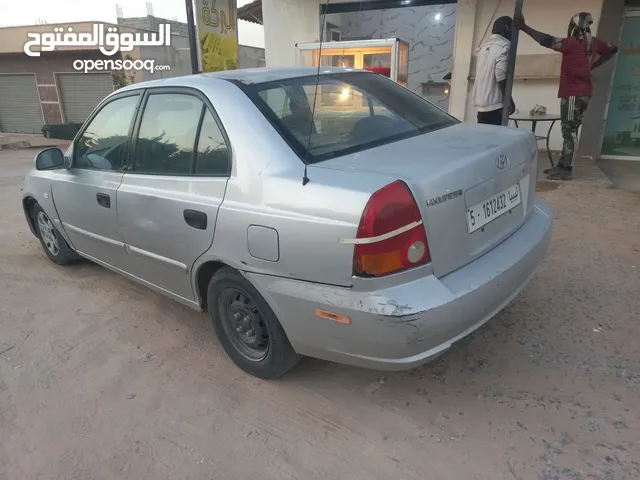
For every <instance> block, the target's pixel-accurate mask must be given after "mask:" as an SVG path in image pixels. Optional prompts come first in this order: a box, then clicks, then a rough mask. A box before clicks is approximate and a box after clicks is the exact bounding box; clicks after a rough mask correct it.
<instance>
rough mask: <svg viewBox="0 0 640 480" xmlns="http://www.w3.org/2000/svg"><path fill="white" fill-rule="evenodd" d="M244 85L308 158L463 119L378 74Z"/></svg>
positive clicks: (411, 134) (311, 160) (317, 158)
mask: <svg viewBox="0 0 640 480" xmlns="http://www.w3.org/2000/svg"><path fill="white" fill-rule="evenodd" d="M316 85H317V88H316ZM243 88H244V90H245V91H246V92H247V94H248V95H249V97H250V98H251V99H252V100H253V102H254V103H255V104H256V105H257V106H258V108H259V109H260V110H261V111H262V112H263V114H264V115H265V116H266V117H267V119H268V120H269V121H270V122H271V123H272V125H273V126H274V127H275V128H276V130H278V132H280V134H281V135H282V136H283V138H284V139H285V140H286V141H287V142H288V143H289V145H291V147H292V148H293V149H294V150H295V151H296V153H297V154H298V155H299V156H300V158H302V159H304V160H306V161H307V162H308V163H315V162H319V161H322V160H326V159H328V158H332V157H336V156H340V155H346V154H349V153H354V152H358V151H361V150H366V149H368V148H373V147H376V146H379V145H383V144H386V143H391V142H396V141H398V140H402V139H405V138H409V137H414V136H416V135H421V134H423V133H426V132H431V131H434V130H438V129H441V128H445V127H448V126H451V125H454V124H456V123H458V121H457V120H456V119H454V118H453V117H451V116H449V115H448V114H447V113H445V112H443V111H442V110H440V109H439V108H437V107H436V106H435V105H433V104H431V103H429V102H427V101H426V100H425V99H423V98H422V97H419V96H418V95H416V94H414V93H412V92H410V91H409V90H407V89H405V88H404V87H401V86H400V85H398V84H397V83H395V82H393V81H391V80H389V79H387V78H385V77H383V76H381V75H376V74H373V73H366V72H354V73H340V74H332V75H320V76H319V78H318V77H316V76H311V77H299V78H291V79H286V80H279V81H276V82H269V83H260V84H256V85H251V86H244V87H243ZM316 91H317V95H316ZM314 98H315V114H314V115H313V121H312V114H311V112H312V111H313V108H314Z"/></svg>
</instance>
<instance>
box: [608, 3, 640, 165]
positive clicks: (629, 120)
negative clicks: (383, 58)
mask: <svg viewBox="0 0 640 480" xmlns="http://www.w3.org/2000/svg"><path fill="white" fill-rule="evenodd" d="M601 153H602V154H601V158H605V159H615V160H639V161H640V10H628V11H627V12H626V14H625V19H624V23H623V25H622V39H621V40H620V46H619V52H618V58H617V63H616V69H615V73H614V76H613V85H612V86H611V93H610V98H609V106H608V109H607V120H606V124H605V129H604V138H603V140H602V151H601Z"/></svg>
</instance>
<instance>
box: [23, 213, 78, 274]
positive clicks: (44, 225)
mask: <svg viewBox="0 0 640 480" xmlns="http://www.w3.org/2000/svg"><path fill="white" fill-rule="evenodd" d="M32 215H33V223H34V225H35V227H36V231H37V232H38V238H39V239H40V243H41V244H42V249H43V250H44V253H46V254H47V257H49V259H50V260H51V261H52V262H54V263H57V264H58V265H68V264H69V263H72V262H73V261H75V260H77V259H78V258H80V257H78V255H77V254H76V253H75V252H74V251H73V250H72V249H71V247H69V244H68V243H67V241H66V240H65V239H64V238H63V237H62V235H60V232H58V230H57V229H56V227H55V226H54V225H53V222H52V221H51V219H50V218H49V216H48V215H47V214H46V213H45V211H44V210H42V207H41V206H40V205H38V204H36V205H35V206H34V207H33V212H32Z"/></svg>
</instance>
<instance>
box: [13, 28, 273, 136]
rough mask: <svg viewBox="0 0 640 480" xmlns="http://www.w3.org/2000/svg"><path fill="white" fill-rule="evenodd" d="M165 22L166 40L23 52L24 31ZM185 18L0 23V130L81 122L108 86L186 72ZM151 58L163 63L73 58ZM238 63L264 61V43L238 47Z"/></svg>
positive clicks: (25, 130) (188, 60)
mask: <svg viewBox="0 0 640 480" xmlns="http://www.w3.org/2000/svg"><path fill="white" fill-rule="evenodd" d="M165 22H166V23H169V24H170V25H171V44H170V45H162V46H137V47H134V49H133V51H131V52H128V53H124V54H122V53H116V54H115V55H113V56H105V55H103V54H102V53H101V52H100V51H99V49H98V48H97V46H92V47H87V46H64V47H56V49H55V50H53V51H49V52H41V55H40V56H39V57H30V56H28V55H26V53H25V52H24V45H25V43H26V42H27V40H28V39H29V37H28V35H27V34H28V33H51V32H52V31H53V29H54V28H56V27H65V28H66V27H72V28H73V30H74V32H76V33H84V32H86V33H90V32H92V28H93V25H94V24H96V23H102V24H104V25H105V27H104V28H107V27H111V26H113V27H117V28H118V32H120V33H134V34H135V33H138V32H142V33H144V32H157V31H158V25H160V24H162V23H165ZM185 32H186V24H185V23H180V22H174V21H171V20H165V19H162V18H158V17H153V16H147V17H141V18H133V19H123V18H121V19H119V24H118V25H115V24H109V23H104V22H73V23H65V24H46V25H30V26H20V27H5V28H0V131H3V132H20V133H38V132H40V131H41V129H42V126H43V125H45V124H56V123H70V122H75V123H82V122H84V120H85V119H86V117H87V116H88V115H89V114H90V113H91V111H92V110H93V109H94V108H95V106H96V105H97V104H98V103H99V102H100V101H101V100H102V99H103V98H104V97H105V96H106V95H108V94H109V93H111V92H113V90H114V89H117V88H119V86H122V85H124V84H127V83H138V82H142V81H146V80H153V79H158V78H165V77H177V76H181V75H190V74H191V56H190V50H189V39H188V37H187V36H185V35H184V33H185ZM88 60H91V61H97V60H112V61H117V60H132V61H135V60H144V61H149V60H152V61H153V62H154V64H155V66H166V67H168V69H158V70H155V71H147V70H144V69H143V70H127V71H122V70H110V69H107V70H101V71H93V72H90V73H84V72H81V71H78V70H77V69H76V68H74V62H77V61H88ZM239 61H240V68H248V67H260V66H264V49H261V48H254V47H246V46H243V45H241V46H240V48H239Z"/></svg>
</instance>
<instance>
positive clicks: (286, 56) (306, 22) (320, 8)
mask: <svg viewBox="0 0 640 480" xmlns="http://www.w3.org/2000/svg"><path fill="white" fill-rule="evenodd" d="M605 2H606V8H604V4H605ZM638 6H640V1H638V0H562V1H558V0H525V1H524V15H525V17H526V19H527V23H529V24H530V25H532V26H534V27H535V28H537V29H539V30H542V31H545V32H548V33H550V34H553V35H556V36H563V35H566V32H567V26H568V23H569V20H570V18H571V17H572V16H573V15H574V14H576V13H577V12H580V11H587V12H590V13H591V14H592V15H593V18H594V21H595V24H594V25H593V26H592V30H593V32H594V33H596V34H597V36H598V37H600V38H602V39H603V40H605V41H609V42H612V43H615V44H618V43H619V42H620V41H621V38H622V37H621V32H623V31H624V32H626V33H625V35H627V36H628V35H640V28H636V25H635V24H633V23H630V20H629V19H630V18H633V17H634V16H636V17H637V19H638V21H639V22H640V13H638V12H636V11H635V9H634V7H638ZM325 7H326V2H325V1H324V0H256V1H254V2H252V3H250V4H248V5H246V6H244V7H242V8H240V9H239V15H238V16H239V18H241V19H244V20H248V21H254V22H256V23H262V24H263V25H264V34H265V56H266V64H267V66H284V65H293V64H295V61H296V58H295V44H296V43H307V42H317V41H318V40H319V39H320V36H321V35H320V29H321V14H322V13H323V12H324V10H325ZM326 8H327V16H326V19H325V20H326V22H325V25H328V27H329V29H328V31H325V32H324V35H323V38H324V39H325V41H330V40H332V39H334V40H335V39H338V38H341V39H344V38H345V36H349V35H351V36H352V38H380V37H381V36H394V37H398V38H401V39H403V40H406V41H408V42H409V43H410V49H411V54H410V60H409V72H410V75H409V87H410V88H411V89H412V90H414V91H416V92H418V93H422V94H423V95H425V96H426V97H428V98H431V99H432V100H433V91H430V88H429V82H434V83H439V82H438V77H439V75H440V74H444V72H446V71H447V70H449V69H450V71H451V73H452V80H451V89H450V92H449V96H448V99H447V100H446V102H445V101H444V100H440V101H439V102H437V103H439V104H443V103H445V104H446V108H448V110H449V112H450V113H451V114H452V115H454V116H455V117H457V118H459V119H461V120H465V121H475V117H476V112H475V109H474V108H473V105H472V101H471V95H470V92H471V89H472V87H473V82H474V76H475V59H476V52H477V49H478V47H479V46H480V44H481V43H482V42H483V41H484V39H486V38H487V36H488V35H490V32H491V25H492V23H493V21H494V20H495V19H496V18H498V17H499V16H502V15H513V10H514V2H513V0H505V1H498V0H458V1H456V0H445V1H443V0H408V1H407V0H364V1H357V2H355V1H352V0H351V1H350V0H333V1H332V2H331V3H330V4H329V5H328V7H326ZM441 24H444V25H442V26H441ZM623 24H624V25H625V28H624V29H623ZM442 27H444V29H443V28H442ZM448 28H451V30H448ZM627 43H630V44H631V46H630V47H629V48H628V49H626V50H625V51H621V55H624V54H625V52H626V55H628V57H626V58H628V59H634V61H636V62H638V63H640V54H639V53H638V52H640V48H636V46H640V37H639V38H638V39H637V42H635V43H634V39H631V40H628V41H627ZM448 52H450V55H451V56H450V57H449V53H448ZM560 61H561V55H560V54H558V53H555V52H552V51H550V50H547V49H544V48H542V47H540V46H539V45H538V44H537V43H535V42H534V41H532V40H531V39H530V38H529V37H528V36H526V35H524V34H523V35H522V36H521V39H520V45H519V48H518V56H517V63H516V65H517V66H516V76H515V85H514V99H515V102H516V104H517V107H518V110H519V111H521V112H528V111H529V110H530V109H531V108H533V107H534V106H536V105H544V106H546V107H547V111H548V112H549V113H556V114H557V113H559V110H560V105H559V100H558V98H557V91H558V83H559V74H560ZM615 70H616V62H609V64H607V65H605V66H604V67H602V68H600V69H599V70H597V71H596V72H595V74H594V87H595V91H594V95H593V97H592V99H591V104H590V106H589V109H588V111H587V114H586V116H585V121H584V126H583V130H582V134H581V140H580V144H579V149H578V151H579V153H581V154H582V155H585V156H590V157H594V158H598V157H600V156H601V153H602V140H603V137H604V131H605V126H606V123H607V116H609V118H612V117H613V116H615V115H618V108H617V105H616V106H615V107H612V108H609V103H610V100H611V102H614V101H615V102H618V100H617V97H612V83H613V82H614V80H615V78H614V77H616V78H618V77H620V75H623V74H624V72H622V73H620V72H619V71H618V72H616V74H615V75H614V71H615ZM618 70H620V62H618ZM630 81H631V82H633V79H631V80H630ZM629 88H631V87H629ZM633 88H635V84H634V86H633ZM638 88H639V89H640V82H639V84H638ZM438 94H440V95H443V94H444V91H441V92H438V91H436V96H437V95H438ZM639 98H640V97H639ZM638 106H640V102H638V105H637V106H636V107H638ZM632 107H634V105H632V104H631V103H628V102H627V103H626V104H623V105H622V106H621V107H620V108H621V109H624V108H629V109H631V110H633V108H632ZM626 124H629V125H633V122H627V123H626ZM521 128H527V125H524V124H521ZM528 128H530V125H529V126H528ZM538 128H540V129H543V128H544V125H540V126H539V127H538ZM630 128H632V127H630ZM543 133H546V132H543ZM561 145H562V138H561V133H560V128H559V126H556V128H555V129H554V130H553V132H552V134H551V149H552V150H559V149H560V148H561ZM541 147H542V145H541ZM639 154H640V152H639ZM625 158H628V159H639V160H640V156H637V157H636V156H633V155H626V157H625Z"/></svg>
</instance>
